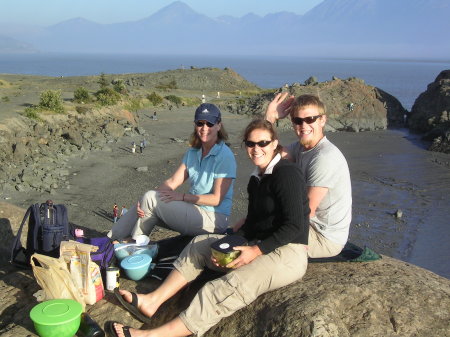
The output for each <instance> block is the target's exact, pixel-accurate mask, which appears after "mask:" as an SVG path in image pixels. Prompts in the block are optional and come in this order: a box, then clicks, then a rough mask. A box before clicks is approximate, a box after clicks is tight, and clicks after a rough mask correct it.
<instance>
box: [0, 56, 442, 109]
mask: <svg viewBox="0 0 450 337" xmlns="http://www.w3.org/2000/svg"><path fill="white" fill-rule="evenodd" d="M190 66H195V67H218V68H225V67H229V68H232V69H234V70H235V71H237V72H238V73H239V74H240V75H242V76H243V77H245V78H246V79H247V80H249V81H250V82H253V83H255V84H257V85H258V86H260V87H262V88H278V87H281V86H283V85H284V84H285V83H288V84H292V83H294V82H299V83H303V82H304V81H305V80H306V79H307V78H308V77H310V76H315V77H317V78H318V80H319V81H326V80H331V78H332V76H337V77H339V78H348V77H352V76H354V77H358V78H362V79H364V80H365V81H366V83H367V84H370V85H373V86H376V87H379V88H380V89H383V90H384V91H386V92H388V93H389V94H391V95H393V96H395V97H396V98H397V99H399V100H400V102H401V103H402V104H403V106H404V107H405V108H406V109H408V110H410V109H411V107H412V105H413V104H414V100H415V99H416V98H417V96H418V95H419V94H420V93H422V92H423V91H425V90H426V87H427V85H428V84H429V83H430V82H432V81H434V79H435V78H436V76H437V75H438V74H439V73H440V72H441V71H442V70H444V69H450V62H419V61H414V62H412V61H379V60H378V61H374V60H335V59H305V58H288V57H280V58H265V57H213V56H181V55H180V56H153V55H106V54H105V55H86V54H80V55H71V54H36V55H0V73H10V74H29V75H47V76H84V75H98V74H100V73H101V72H104V73H107V74H123V73H142V72H157V71H164V70H170V69H180V68H183V67H185V68H189V67H190Z"/></svg>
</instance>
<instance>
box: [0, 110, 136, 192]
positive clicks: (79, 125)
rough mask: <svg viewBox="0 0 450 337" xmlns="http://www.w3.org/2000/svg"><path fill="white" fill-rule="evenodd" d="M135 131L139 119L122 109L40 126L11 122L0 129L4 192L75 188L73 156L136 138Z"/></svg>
mask: <svg viewBox="0 0 450 337" xmlns="http://www.w3.org/2000/svg"><path fill="white" fill-rule="evenodd" d="M135 126H136V119H135V116H134V115H133V114H132V113H130V112H129V111H127V110H123V109H122V108H120V107H119V106H117V107H114V108H109V109H108V110H106V109H104V110H101V109H100V110H96V111H91V112H90V113H89V114H84V115H80V114H77V113H76V112H74V113H71V114H67V115H62V116H61V115H51V116H50V115H47V116H46V115H43V116H42V117H41V120H39V121H36V120H32V119H29V118H25V117H21V116H18V117H16V118H13V119H10V120H6V121H4V122H3V123H2V124H0V161H1V162H2V163H3V164H2V166H1V167H0V192H8V191H9V190H13V189H15V190H17V191H28V190H37V191H41V192H50V193H52V191H53V190H55V189H57V188H61V187H67V188H69V187H70V186H69V183H68V180H67V176H68V174H69V173H68V172H69V171H68V167H67V160H68V158H69V157H70V156H80V155H83V154H84V153H87V152H88V151H95V150H99V149H103V148H104V147H105V146H107V143H108V142H110V141H115V140H117V139H118V138H119V137H121V136H123V135H124V134H125V132H131V133H133V132H135V131H133V130H134V128H135ZM127 130H128V131H127Z"/></svg>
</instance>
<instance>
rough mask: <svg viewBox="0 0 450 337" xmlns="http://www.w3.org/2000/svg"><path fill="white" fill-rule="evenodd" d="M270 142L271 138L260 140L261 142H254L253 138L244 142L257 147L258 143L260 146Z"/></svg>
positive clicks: (246, 144) (248, 145)
mask: <svg viewBox="0 0 450 337" xmlns="http://www.w3.org/2000/svg"><path fill="white" fill-rule="evenodd" d="M270 143H272V141H271V140H260V141H259V142H252V141H251V140H246V141H244V144H245V146H247V147H255V146H256V145H258V146H259V147H266V146H267V145H269V144H270Z"/></svg>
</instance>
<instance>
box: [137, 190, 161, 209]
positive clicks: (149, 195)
mask: <svg viewBox="0 0 450 337" xmlns="http://www.w3.org/2000/svg"><path fill="white" fill-rule="evenodd" d="M158 200H159V199H158V192H157V191H154V190H150V191H147V192H145V193H144V195H143V197H142V203H145V204H149V205H154V204H155V203H156V202H157V201H158ZM141 206H142V205H141Z"/></svg>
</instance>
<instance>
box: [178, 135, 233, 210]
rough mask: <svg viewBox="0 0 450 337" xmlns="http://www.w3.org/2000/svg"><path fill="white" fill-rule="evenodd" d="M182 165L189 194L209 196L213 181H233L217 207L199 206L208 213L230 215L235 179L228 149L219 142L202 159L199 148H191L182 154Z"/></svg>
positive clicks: (231, 155)
mask: <svg viewBox="0 0 450 337" xmlns="http://www.w3.org/2000/svg"><path fill="white" fill-rule="evenodd" d="M183 163H184V164H185V165H186V167H187V171H188V175H189V182H190V185H191V187H190V188H189V193H190V194H210V193H212V191H213V187H214V179H216V178H231V179H233V181H232V183H231V185H230V188H229V189H228V192H227V194H226V195H225V197H224V198H223V200H222V202H221V203H220V204H219V205H218V206H204V205H199V207H202V208H204V209H205V210H207V211H210V212H217V213H222V214H225V215H230V214H231V204H232V198H233V185H234V180H235V179H236V160H235V158H234V154H233V152H231V150H230V148H229V147H228V146H227V145H226V144H225V143H224V142H220V143H219V144H215V145H214V146H213V147H212V149H211V150H210V151H209V153H208V155H207V156H206V157H204V158H202V149H201V148H200V149H195V148H191V149H189V150H188V151H187V152H186V153H185V154H184V157H183Z"/></svg>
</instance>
